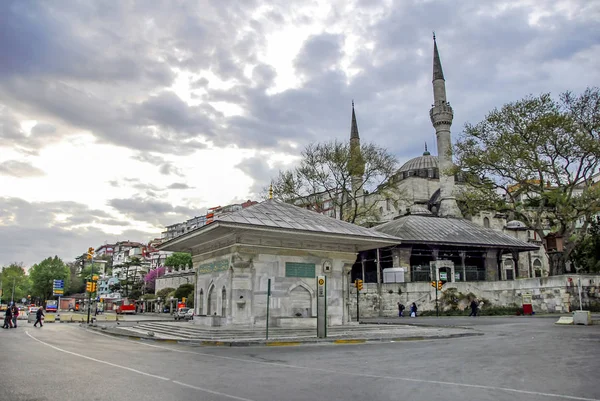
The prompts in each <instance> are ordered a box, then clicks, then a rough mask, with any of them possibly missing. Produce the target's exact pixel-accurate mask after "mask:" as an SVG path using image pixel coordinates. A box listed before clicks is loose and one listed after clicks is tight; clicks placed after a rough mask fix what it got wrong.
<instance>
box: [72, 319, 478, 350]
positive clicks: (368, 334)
mask: <svg viewBox="0 0 600 401" xmlns="http://www.w3.org/2000/svg"><path fill="white" fill-rule="evenodd" d="M82 327H85V328H86V329H88V330H94V331H98V332H101V333H104V334H108V335H113V336H119V337H124V338H127V339H130V340H147V341H159V342H169V343H184V344H194V345H201V346H229V347H240V346H257V345H258V346H261V345H262V346H291V345H302V344H362V343H367V342H384V341H385V342H397V341H418V340H436V339H449V338H459V337H468V336H478V335H483V333H481V332H480V331H478V330H474V329H471V328H459V327H419V326H411V325H393V326H391V325H390V326H387V325H386V326H382V325H378V324H374V325H370V324H360V325H358V324H356V323H354V324H352V325H348V326H335V327H329V328H328V329H327V338H317V335H316V329H282V328H270V329H269V336H268V339H267V338H266V329H265V328H258V329H257V328H248V327H241V328H238V327H236V328H233V327H203V326H197V325H194V324H191V323H188V322H144V323H140V324H135V325H130V326H129V325H124V324H119V325H117V324H102V323H98V324H96V325H93V326H87V325H82Z"/></svg>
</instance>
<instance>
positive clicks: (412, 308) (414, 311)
mask: <svg viewBox="0 0 600 401" xmlns="http://www.w3.org/2000/svg"><path fill="white" fill-rule="evenodd" d="M405 309H406V308H405V306H404V305H402V303H401V302H398V316H399V317H404V310H405ZM409 316H410V317H417V304H416V303H414V302H413V303H412V305H411V306H410V315H409Z"/></svg>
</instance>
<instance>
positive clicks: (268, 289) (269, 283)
mask: <svg viewBox="0 0 600 401" xmlns="http://www.w3.org/2000/svg"><path fill="white" fill-rule="evenodd" d="M270 298H271V279H269V281H268V284H267V333H266V339H267V340H268V339H269V304H270V303H271V302H270Z"/></svg>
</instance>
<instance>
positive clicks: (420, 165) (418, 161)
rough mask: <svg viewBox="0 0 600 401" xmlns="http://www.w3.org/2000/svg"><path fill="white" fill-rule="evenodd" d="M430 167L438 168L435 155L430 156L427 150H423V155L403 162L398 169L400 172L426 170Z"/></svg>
mask: <svg viewBox="0 0 600 401" xmlns="http://www.w3.org/2000/svg"><path fill="white" fill-rule="evenodd" d="M430 168H433V169H437V168H438V158H437V156H431V155H430V154H429V152H425V153H423V156H419V157H415V158H414V159H410V160H409V161H407V162H406V163H404V164H403V165H402V167H400V169H399V170H398V171H399V172H400V173H402V172H404V171H413V170H427V169H430Z"/></svg>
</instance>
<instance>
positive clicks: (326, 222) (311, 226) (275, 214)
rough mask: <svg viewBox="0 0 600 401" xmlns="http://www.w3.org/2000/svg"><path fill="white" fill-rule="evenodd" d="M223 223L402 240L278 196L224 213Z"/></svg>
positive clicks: (221, 218) (220, 219)
mask: <svg viewBox="0 0 600 401" xmlns="http://www.w3.org/2000/svg"><path fill="white" fill-rule="evenodd" d="M218 221H221V222H223V223H237V224H248V225H254V226H264V227H273V228H282V229H293V230H302V231H309V232H318V233H326V234H327V233H329V234H338V235H349V236H358V237H365V238H373V239H384V240H390V241H398V243H400V240H401V238H398V237H396V236H392V235H388V234H385V233H382V232H377V231H373V230H370V229H368V228H365V227H361V226H358V225H356V224H352V223H347V222H345V221H341V220H337V219H334V218H332V217H329V216H325V215H323V214H320V213H317V212H313V211H311V210H307V209H303V208H301V207H298V206H294V205H291V204H289V203H284V202H280V201H277V200H273V199H270V200H266V201H264V202H261V203H258V204H256V205H253V206H250V207H247V208H245V209H242V210H239V211H237V212H234V213H231V214H228V215H225V216H223V217H220V218H219V219H218Z"/></svg>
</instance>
